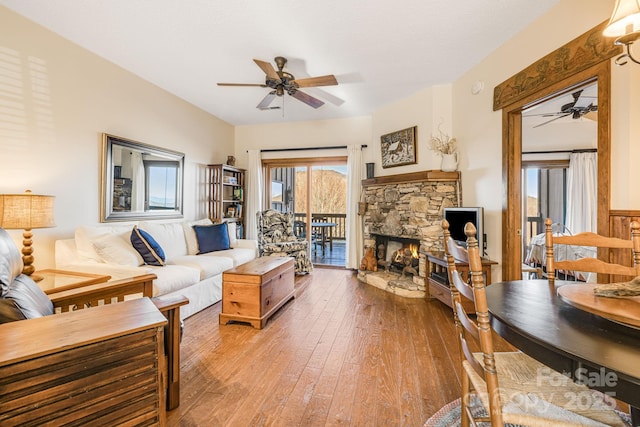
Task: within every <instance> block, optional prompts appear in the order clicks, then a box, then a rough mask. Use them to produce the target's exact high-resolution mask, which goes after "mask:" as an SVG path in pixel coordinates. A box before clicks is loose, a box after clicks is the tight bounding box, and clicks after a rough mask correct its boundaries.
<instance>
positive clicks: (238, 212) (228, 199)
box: [207, 164, 246, 239]
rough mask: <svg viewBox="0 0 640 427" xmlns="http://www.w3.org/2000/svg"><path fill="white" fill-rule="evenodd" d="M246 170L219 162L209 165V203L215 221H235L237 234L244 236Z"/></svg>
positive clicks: (210, 214) (212, 218) (210, 216)
mask: <svg viewBox="0 0 640 427" xmlns="http://www.w3.org/2000/svg"><path fill="white" fill-rule="evenodd" d="M245 172H246V171H245V170H244V169H240V168H236V167H234V166H229V165H224V164H217V165H208V166H207V203H208V205H209V206H208V209H209V218H211V220H212V221H214V222H222V221H227V222H235V223H236V225H237V227H236V234H237V237H238V238H239V239H242V238H244V226H245V221H244V218H245V217H244V214H245V209H244V208H245V195H244V191H245Z"/></svg>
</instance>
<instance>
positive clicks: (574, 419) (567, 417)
mask: <svg viewBox="0 0 640 427" xmlns="http://www.w3.org/2000/svg"><path fill="white" fill-rule="evenodd" d="M442 229H443V234H444V248H445V253H446V257H447V266H448V267H447V268H448V274H449V282H450V284H451V300H452V303H453V304H452V307H453V315H454V321H455V325H456V332H457V335H458V345H459V348H460V353H461V359H462V366H461V372H460V375H461V383H462V399H461V405H462V414H461V415H462V422H461V425H462V426H463V427H468V426H469V424H470V422H471V421H473V425H476V422H478V421H483V422H490V423H491V425H493V426H502V425H503V423H510V424H518V425H527V426H540V427H542V426H548V425H554V426H558V425H562V426H576V427H577V426H581V425H584V421H585V420H587V421H589V420H597V421H599V422H601V423H604V424H605V425H611V426H624V425H625V424H624V422H623V421H622V419H620V417H619V416H618V415H617V414H616V413H615V411H614V410H613V409H612V408H611V407H610V406H608V405H605V404H603V403H602V400H598V398H597V397H596V395H595V393H596V392H594V391H592V390H589V389H588V388H587V387H586V386H584V385H578V384H575V383H573V382H571V381H570V380H569V379H568V378H567V377H565V376H564V375H562V374H560V373H558V372H555V371H553V370H551V368H548V367H547V366H545V365H543V364H542V363H539V362H538V361H536V360H534V359H532V358H531V357H529V356H527V355H526V354H524V353H521V352H494V350H493V348H494V346H493V336H492V329H491V324H490V323H489V310H488V307H487V298H486V292H485V283H484V276H483V273H482V260H481V258H480V251H479V248H478V241H477V240H476V238H475V234H476V229H475V227H474V226H473V224H471V223H467V225H466V226H465V234H466V235H467V245H468V249H464V248H462V247H460V246H458V245H457V244H456V243H455V242H454V240H453V239H451V234H450V233H449V223H448V222H447V221H446V220H443V221H442ZM456 260H459V261H462V262H464V263H468V265H469V271H470V274H471V283H470V284H469V283H467V282H466V281H464V280H463V279H462V277H461V276H460V274H459V273H458V271H457V270H456ZM462 297H465V298H467V299H469V300H471V301H473V302H474V305H475V310H476V316H475V319H474V318H472V317H471V316H469V315H468V314H467V313H466V311H465V309H464V306H463V305H462ZM473 348H480V350H481V351H480V352H478V353H474V352H473V350H472V349H473ZM474 397H477V398H478V399H479V400H480V402H481V404H482V406H483V407H484V408H485V410H486V412H487V414H489V415H488V416H486V417H476V416H474V415H473V413H472V411H471V402H472V398H474ZM600 399H603V397H600ZM575 402H580V405H576V404H575ZM549 404H551V405H549Z"/></svg>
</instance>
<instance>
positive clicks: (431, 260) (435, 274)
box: [424, 252, 498, 313]
mask: <svg viewBox="0 0 640 427" xmlns="http://www.w3.org/2000/svg"><path fill="white" fill-rule="evenodd" d="M424 254H425V256H426V257H427V279H428V283H429V286H428V288H427V289H428V292H427V297H428V298H429V299H437V300H440V301H442V302H443V303H445V304H446V305H448V306H449V307H451V305H452V304H451V289H450V288H449V276H448V274H449V273H448V269H447V259H446V258H445V254H444V252H425V253H424ZM495 264H498V263H497V262H496V261H491V260H490V259H488V258H484V257H483V258H482V273H483V274H484V280H485V283H486V284H491V266H492V265H495ZM456 269H457V270H458V272H459V273H460V274H461V276H462V279H463V280H465V281H469V264H467V263H465V262H462V261H456ZM462 306H463V307H464V310H465V311H466V312H467V313H475V311H476V310H475V307H474V305H473V301H469V300H468V299H466V298H464V297H462Z"/></svg>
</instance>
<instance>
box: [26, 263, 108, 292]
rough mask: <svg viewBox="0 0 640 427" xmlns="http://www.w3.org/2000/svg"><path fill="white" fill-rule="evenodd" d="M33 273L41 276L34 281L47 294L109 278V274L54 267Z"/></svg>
mask: <svg viewBox="0 0 640 427" xmlns="http://www.w3.org/2000/svg"><path fill="white" fill-rule="evenodd" d="M35 274H36V275H38V276H40V277H42V280H40V281H38V282H36V284H37V285H38V286H39V287H40V289H42V290H43V291H44V293H45V294H47V295H50V294H53V293H56V292H62V291H67V290H69V289H76V288H81V287H83V286H87V285H95V284H97V283H105V282H107V281H109V280H110V279H111V276H106V275H103V274H90V273H81V272H78V271H66V270H55V269H47V270H38V271H36V272H35Z"/></svg>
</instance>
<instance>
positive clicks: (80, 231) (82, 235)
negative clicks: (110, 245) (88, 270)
mask: <svg viewBox="0 0 640 427" xmlns="http://www.w3.org/2000/svg"><path fill="white" fill-rule="evenodd" d="M131 228H132V225H128V224H127V225H124V224H118V225H99V226H88V225H83V226H80V227H78V228H76V231H75V240H76V249H77V252H78V257H79V258H80V259H81V260H85V261H93V262H103V260H102V257H101V256H100V255H99V254H98V253H97V252H96V249H95V246H93V241H94V240H95V239H97V238H99V237H102V236H106V235H109V234H118V235H121V236H125V237H126V238H128V237H129V233H131Z"/></svg>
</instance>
